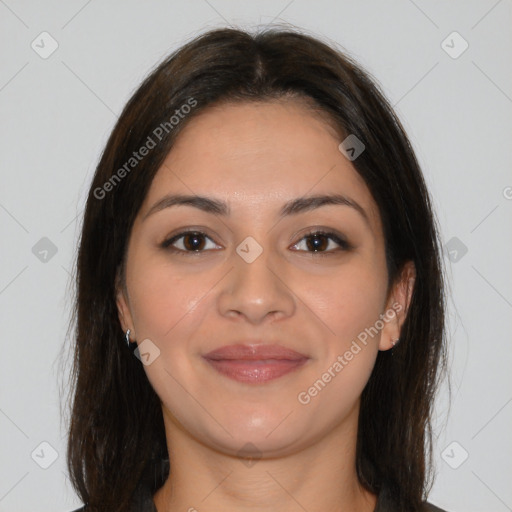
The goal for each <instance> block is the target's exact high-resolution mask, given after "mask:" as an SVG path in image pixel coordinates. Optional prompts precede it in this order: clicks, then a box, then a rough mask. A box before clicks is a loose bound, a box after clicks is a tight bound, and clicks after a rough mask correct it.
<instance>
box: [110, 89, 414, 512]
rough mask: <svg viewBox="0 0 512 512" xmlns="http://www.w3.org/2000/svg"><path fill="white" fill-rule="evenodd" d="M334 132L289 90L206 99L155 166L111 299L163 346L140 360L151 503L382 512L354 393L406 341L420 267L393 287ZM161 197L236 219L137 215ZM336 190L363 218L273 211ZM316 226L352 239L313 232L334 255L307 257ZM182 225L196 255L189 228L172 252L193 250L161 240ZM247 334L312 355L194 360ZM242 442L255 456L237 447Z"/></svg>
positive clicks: (375, 224) (183, 208)
mask: <svg viewBox="0 0 512 512" xmlns="http://www.w3.org/2000/svg"><path fill="white" fill-rule="evenodd" d="M340 142H341V140H340V138H339V136H338V135H337V134H336V133H335V131H334V130H333V129H332V128H331V127H330V126H329V125H328V124H327V123H326V122H325V121H324V120H322V118H320V117H319V116H318V115H316V114H314V113H312V112H311V111H310V110H308V109H307V108H306V107H305V105H304V104H303V103H302V102H301V101H298V100H296V99H295V100H286V101H284V100H282V101H279V102H278V101H272V102H270V101H268V102H259V103H257V104H254V103H252V104H251V103H242V104H236V105H235V104H228V105H223V106H218V107H211V108H209V109H208V110H206V111H204V112H203V113H201V114H200V115H198V116H197V117H196V118H194V119H192V120H191V122H190V124H188V125H187V127H186V128H185V129H184V131H183V132H182V133H181V134H180V136H179V137H178V139H177V141H176V144H175V145H174V147H173V149H172V150H171V152H170V153H169V155H168V157H167V159H166V161H165V162H164V164H163V165H162V167H161V169H159V171H158V172H157V174H156V175H155V178H154V181H153V183H152V185H151V188H150V190H149V192H148V194H147V197H146V198H145V200H144V203H143V205H142V207H141V209H140V211H139V214H138V216H137V218H136V220H135V222H134V225H133V229H132V232H131V236H130V241H129V248H128V253H127V261H126V283H125V284H126V288H125V287H123V286H118V293H117V305H118V311H119V319H120V322H121V325H122V327H123V329H124V330H126V329H130V330H131V335H130V336H131V339H132V340H137V342H138V343H141V342H142V341H143V340H146V339H149V340H151V343H153V344H154V346H156V347H158V349H159V350H160V354H159V356H158V357H157V358H156V359H155V360H154V361H153V362H152V363H151V364H149V365H145V366H144V370H145V372H146V374H147V377H148V379H149V381H150V383H151V385H152V386H153V388H154V389H155V391H156V393H157V394H158V396H159V397H160V400H161V403H162V412H163V417H164V422H165V428H166V437H167V446H168V447H170V450H169V457H170V464H171V475H170V477H169V479H168V480H167V481H166V482H165V484H164V486H163V487H162V488H161V489H159V490H158V491H157V493H156V494H155V496H154V502H155V504H156V507H157V509H158V512H175V511H190V512H193V511H194V510H198V511H201V512H203V511H204V512H206V511H219V510H222V511H225V512H230V511H235V510H236V511H237V512H240V511H243V510H279V511H282V512H288V511H290V512H291V511H294V512H295V511H297V510H300V507H301V506H302V507H303V509H305V510H308V511H311V512H313V511H320V510H322V511H341V510H344V511H355V510H357V511H363V512H365V511H368V512H370V511H373V510H374V508H375V504H376V496H375V495H373V494H371V493H369V492H368V491H366V490H365V489H364V488H362V486H361V485H360V484H359V482H358V479H357V476H356V471H355V456H356V451H355V449H356V440H357V424H358V412H359V405H360V395H361V393H362V391H363V388H364V386H365V385H366V383H367V381H368V379H369V377H370V374H371V371H372V369H373V366H374V363H375V359H376V357H377V353H378V351H379V350H389V349H390V348H391V347H392V341H393V340H395V339H397V338H399V335H400V327H401V325H402V323H403V321H404V319H405V315H406V311H407V306H408V304H409V300H410V296H411V292H412V286H413V283H414V267H413V265H412V263H410V264H408V265H407V266H406V267H405V269H404V272H403V274H402V276H401V278H400V279H399V280H398V281H397V282H396V284H395V285H394V286H393V287H391V289H389V290H388V288H387V277H388V274H387V268H386V262H385V253H384V237H383V231H382V225H381V219H380V216H379V212H378V209H377V205H376V203H375V202H374V200H373V198H372V196H371V194H370V192H369V190H368V188H367V186H366V185H365V183H364V181H363V180H362V178H361V177H360V176H359V175H358V173H357V172H356V171H355V168H354V167H353V165H352V163H351V162H350V161H349V160H348V159H347V158H345V156H344V155H343V154H342V153H341V152H340V151H339V149H338V145H339V144H340ZM169 193H181V194H192V195H194V194H197V195H201V196H203V195H204V196H208V197H213V198H216V199H219V200H223V201H226V202H227V203H228V204H229V207H230V209H231V213H230V215H227V216H221V215H215V214H212V213H207V212H204V211H201V210H200V209H198V208H195V207H193V206H190V205H179V206H172V207H169V208H165V209H162V210H160V211H157V212H154V213H152V214H151V215H149V216H147V217H146V218H144V217H145V215H147V213H148V212H149V211H150V209H151V207H152V206H153V205H154V204H155V203H156V202H158V201H159V200H160V199H161V198H162V197H164V196H165V195H166V194H169ZM332 193H340V194H344V195H346V196H349V197H350V198H351V199H352V200H354V201H356V202H357V203H358V204H359V205H361V207H362V208H363V209H364V211H365V212H366V215H367V217H368V221H365V219H364V217H363V216H362V215H361V214H360V213H358V212H357V211H356V209H354V208H352V207H350V206H346V205H327V206H321V207H319V208H317V209H313V210H311V211H306V212H302V213H299V214H296V215H288V216H286V217H284V218H281V219H279V218H278V211H279V209H280V208H281V207H282V206H283V204H284V203H286V202H287V201H290V200H293V199H296V198H299V197H304V196H308V195H316V194H332ZM318 227H322V228H323V229H325V230H329V231H331V230H333V231H335V232H338V233H340V234H341V235H343V236H344V237H345V238H346V239H347V240H348V242H349V243H350V244H351V246H352V249H350V250H343V249H340V246H339V245H338V244H337V243H336V242H334V241H332V240H330V239H329V238H322V237H320V246H321V249H320V250H324V251H327V252H326V254H327V255H326V256H323V257H322V256H321V255H319V254H318V253H317V254H315V253H314V252H313V251H314V246H312V245H311V243H310V245H309V246H308V243H307V242H308V240H309V241H311V238H304V237H305V236H306V235H308V234H309V231H311V230H313V231H314V229H311V228H318ZM328 228H329V229H328ZM187 229H195V230H198V231H202V232H204V233H205V234H206V235H207V237H208V238H202V239H200V243H199V245H200V246H201V250H202V251H203V252H202V253H201V254H192V253H191V252H192V249H191V247H192V248H194V245H193V243H194V240H193V239H192V244H191V240H190V238H188V239H187V237H185V239H184V238H181V239H179V240H177V241H176V242H175V243H174V247H176V248H177V249H178V250H179V249H182V250H183V251H186V250H187V248H188V251H189V253H184V252H182V253H173V252H171V251H170V249H163V248H161V247H160V246H159V244H161V243H162V242H163V241H164V240H166V239H168V238H169V237H170V236H171V235H174V234H179V233H180V232H182V231H186V230H187ZM248 236H250V237H252V238H253V239H254V240H256V241H257V243H258V244H259V245H260V246H261V248H262V249H263V252H262V253H261V255H260V256H259V257H258V258H256V259H255V260H254V261H253V262H252V263H247V262H246V261H245V260H244V259H242V258H241V256H239V254H238V253H237V252H236V248H237V246H238V245H239V244H240V243H241V242H242V241H243V240H244V239H245V238H246V237H248ZM187 242H188V244H187ZM201 243H203V245H201ZM185 244H186V245H185ZM196 247H197V246H196ZM393 304H395V309H396V304H399V307H398V309H400V311H399V312H397V313H396V314H395V316H394V318H393V319H392V320H390V321H387V322H385V323H384V327H383V328H382V329H381V330H380V331H379V333H378V334H377V335H375V336H373V337H370V338H369V339H368V343H367V344H366V345H363V344H361V343H360V344H359V345H360V346H361V347H362V350H360V351H359V352H358V353H357V355H355V356H354V357H353V359H352V360H351V361H349V362H348V364H347V365H346V366H344V367H343V369H342V371H339V372H338V373H336V376H335V377H334V378H332V379H331V380H330V382H328V383H327V384H326V385H325V387H324V388H323V389H322V390H321V391H320V392H318V393H317V395H316V396H314V397H311V400H310V402H309V403H308V404H306V405H304V404H302V403H300V402H299V400H298V398H297V397H298V394H299V393H300V392H304V391H307V390H308V388H310V387H311V386H312V385H313V383H315V382H316V381H318V379H320V378H322V374H324V373H325V372H326V371H327V369H328V368H329V367H332V365H333V363H334V362H335V361H336V360H337V358H338V356H339V355H343V354H344V353H345V352H346V351H347V350H349V349H350V347H351V343H352V342H353V340H355V339H356V337H357V335H358V334H359V333H361V332H363V331H364V329H365V328H367V327H370V326H373V325H374V324H375V322H376V321H377V320H378V319H379V315H380V314H383V313H385V312H386V311H388V310H390V308H392V306H393ZM255 340H260V341H259V343H260V344H271V343H280V344H282V345H284V346H285V347H287V348H291V349H293V350H296V351H298V352H300V353H303V354H306V355H307V356H308V357H309V358H310V359H309V360H308V362H307V363H306V365H304V366H303V367H302V368H300V369H298V370H296V371H294V372H292V373H289V374H287V375H285V376H283V377H281V378H278V379H275V380H272V381H270V382H266V383H264V384H247V383H240V382H237V381H234V380H231V379H229V378H227V377H225V376H223V375H221V374H220V373H218V372H217V371H216V370H214V369H213V368H212V367H211V366H210V365H209V364H208V363H206V362H205V361H204V359H203V358H202V354H206V353H207V352H209V351H211V350H213V349H214V348H218V347H221V346H224V345H229V344H235V343H244V342H247V343H249V342H251V341H252V342H254V341H255ZM247 443H251V445H250V446H254V448H253V452H251V454H252V456H253V457H254V461H253V464H247V461H246V459H243V458H242V456H243V455H248V454H247V453H241V452H240V450H241V448H242V447H243V446H245V445H246V444H247ZM251 454H249V455H251ZM299 504H300V505H299Z"/></svg>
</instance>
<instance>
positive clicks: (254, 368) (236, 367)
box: [206, 358, 308, 384]
mask: <svg viewBox="0 0 512 512" xmlns="http://www.w3.org/2000/svg"><path fill="white" fill-rule="evenodd" d="M307 360H308V359H307V358H303V359H298V360H293V361H292V360H289V359H265V360H257V361H250V360H240V359H237V360H231V359H221V360H214V359H208V358H206V361H207V362H208V363H209V364H210V365H211V366H212V367H213V368H215V370H217V371H218V372H219V373H222V374H223V375H225V376H226V377H229V378H230V379H233V380H237V381H239V382H252V383H255V384H260V383H263V382H268V381H270V380H274V379H277V378H279V377H282V376H283V375H286V374H288V373H290V372H293V371H295V370H297V369H298V368H300V367H301V366H303V365H304V364H305V363H306V362H307Z"/></svg>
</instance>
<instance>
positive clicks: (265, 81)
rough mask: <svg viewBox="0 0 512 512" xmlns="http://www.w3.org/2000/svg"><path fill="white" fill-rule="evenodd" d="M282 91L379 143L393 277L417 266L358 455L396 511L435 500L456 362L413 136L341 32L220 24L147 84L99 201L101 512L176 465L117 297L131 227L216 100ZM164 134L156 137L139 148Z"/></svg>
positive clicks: (89, 499)
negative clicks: (443, 402)
mask: <svg viewBox="0 0 512 512" xmlns="http://www.w3.org/2000/svg"><path fill="white" fill-rule="evenodd" d="M283 98H298V99H301V100H306V101H307V102H308V104H309V105H310V106H311V109H312V110H315V111H316V112H319V113H321V115H323V116H324V117H325V119H326V120H327V121H328V122H329V123H330V124H331V125H332V126H334V127H335V128H336V130H337V132H338V133H339V134H340V143H341V142H342V141H343V140H344V138H345V137H347V136H349V135H355V136H356V137H357V138H358V139H359V140H360V141H362V142H363V143H364V146H365V150H364V151H363V152H362V153H361V154H360V155H359V156H358V157H357V158H356V159H355V160H354V161H353V162H352V164H353V166H354V168H355V170H356V171H357V172H358V173H359V175H360V176H361V177H362V178H363V179H364V181H365V183H366V185H367V187H368V189H369V190H370V192H371V194H372V196H373V198H374V200H375V201H376V204H377V206H378V209H379V213H380V216H381V219H382V225H383V230H384V237H385V254H386V262H387V270H388V276H389V285H390V286H391V285H392V284H393V283H395V282H396V280H397V279H398V277H399V275H400V272H401V270H402V269H403V267H404V264H405V263H406V262H408V261H412V262H414V265H415V269H416V279H415V284H414V290H413V293H412V297H411V302H410V306H409V309H408V312H407V317H406V319H405V321H404V323H403V325H402V328H401V332H400V343H399V344H398V345H397V346H396V347H394V348H393V350H388V351H379V353H378V355H377V360H376V363H375V366H374V369H373V372H372V374H371V376H370V378H369V381H368V383H367V385H366V387H365V388H364V390H363V393H362V396H361V407H360V413H359V425H358V436H357V450H356V467H357V475H358V478H359V480H360V482H361V484H362V485H363V486H364V487H365V488H367V489H368V490H370V491H371V492H373V493H375V494H379V495H380V499H381V500H382V503H383V504H384V505H386V506H387V507H388V508H389V510H391V509H392V510H400V511H416V510H420V506H421V503H422V501H423V500H424V499H425V498H426V496H427V495H428V492H429V490H430V488H431V485H432V483H433V481H432V480H433V471H432V462H433V460H432V459H433V457H432V445H433V442H432V437H433V428H432V413H433V405H434V399H435V395H436V391H437V389H438V387H439V385H440V378H441V376H442V375H443V374H444V370H445V368H446V347H445V343H446V340H445V292H444V285H443V282H444V280H443V270H442V259H441V250H440V241H439V234H438V233H439V229H438V227H437V222H436V218H435V213H434V211H433V208H432V202H431V199H430V197H429V192H428V190H427V187H426V184H425V181H424V177H423V175H422V171H421V169H420V166H419V163H418V161H417V159H416V157H415V154H414V151H413V149H412V146H411V143H410V142H409V139H408V137H407V135H406V133H405V131H404V128H403V126H402V124H401V122H400V121H399V119H398V117H397V115H396V114H395V112H394V111H393V108H392V107H391V105H390V104H389V102H388V100H387V99H386V98H385V96H384V94H383V93H382V92H381V90H380V86H379V85H378V84H377V81H376V80H375V79H374V78H373V77H372V76H371V75H370V73H369V72H367V71H365V70H363V69H362V67H361V66H359V65H358V64H357V63H356V61H355V60H354V59H353V58H352V57H350V56H349V55H348V54H347V52H345V51H343V50H342V49H340V48H339V47H338V46H337V45H336V44H335V43H332V42H326V41H322V40H320V39H319V38H318V37H316V36H313V35H309V34H307V33H305V32H304V31H301V30H299V29H296V28H290V27H286V28H283V27H270V28H266V29H263V30H260V31H257V32H254V33H251V32H249V31H244V30H239V29H232V28H220V29H214V30H209V31H208V32H205V33H202V34H200V35H199V36H196V37H195V38H194V39H192V40H190V41H189V42H187V43H186V44H184V45H183V46H181V47H180V48H179V49H177V50H176V51H174V52H173V53H172V54H170V55H169V56H167V57H166V58H165V59H164V60H163V61H162V62H161V63H159V64H158V65H157V66H156V67H155V68H154V69H153V70H152V71H151V72H150V73H149V74H148V76H147V77H146V78H145V79H144V80H143V82H142V84H141V85H140V86H139V87H138V88H137V90H136V91H135V93H134V94H133V95H132V96H131V98H130V99H129V101H128V102H127V104H126V106H125V108H124V109H123V111H122V113H121V115H120V116H119V119H118V121H117V123H116V124H115V127H114V128H113V130H112V133H111V134H110V136H109V138H108V141H107V143H106V145H105V148H104V150H103V152H102V155H101V157H100V160H99V163H98V165H97V167H96V170H95V174H94V177H93V179H92V183H91V186H90V189H89V193H88V197H87V200H86V207H85V211H84V217H83V224H82V228H81V233H80V239H79V245H78V250H77V257H76V268H75V269H74V270H75V280H76V282H75V285H76V293H75V297H74V302H73V310H72V330H73V336H72V339H73V343H74V347H73V362H72V368H71V372H70V375H71V386H70V391H69V394H70V399H69V402H68V403H69V431H68V441H67V466H68V470H69V474H70V480H71V483H72V485H73V487H74V489H75V491H76V492H77V493H78V496H79V497H80V498H81V499H82V501H83V502H84V503H85V504H86V505H87V510H89V511H91V512H93V511H108V512H124V511H128V510H130V503H131V501H132V500H133V497H134V495H136V493H137V489H139V488H140V486H141V485H146V486H148V487H150V488H151V491H152V492H156V490H157V489H158V488H159V487H160V486H161V485H163V483H164V481H165V480H166V478H167V476H168V472H169V467H168V465H166V464H165V463H164V462H163V461H165V460H166V459H167V457H168V451H167V445H166V437H165V429H164V422H163V416H162V410H161V402H160V399H159V397H158V396H157V394H156V393H155V391H154V389H153V388H152V386H151V385H150V383H149V381H148V378H147V377H146V374H145V372H144V369H143V365H142V363H141V361H140V360H139V359H138V358H137V357H135V356H134V355H133V353H132V352H131V351H129V350H128V349H127V347H126V344H125V341H124V333H123V331H122V328H121V325H120V322H119V318H118V311H117V307H116V286H117V284H118V283H119V282H121V283H122V284H123V285H124V284H125V282H124V264H125V261H126V251H127V246H128V239H129V236H130V232H131V228H132V225H133V222H134V219H135V216H136V215H137V213H138V211H139V209H140V207H141V204H142V202H143V200H144V198H145V196H146V194H147V192H148V189H149V187H150V185H151V182H152V179H153V177H154V176H155V173H156V172H157V170H158V169H159V168H160V167H161V165H162V163H163V161H164V159H165V157H166V156H167V155H168V153H169V151H171V150H172V147H173V143H174V141H175V140H176V137H177V136H178V135H179V133H180V132H181V130H183V128H184V127H185V126H187V123H188V122H189V121H190V119H192V118H194V117H195V116H198V115H200V114H201V112H202V111H203V110H204V109H205V108H207V107H209V106H218V105H222V104H225V103H233V102H262V101H279V100H280V99H283ZM191 99H192V100H191ZM184 105H193V107H191V108H186V109H185V108H183V106H184ZM185 112H186V113H185ZM173 116H175V119H177V117H176V116H178V117H179V121H177V122H174V123H173V122H170V119H171V118H172V117H173ZM166 123H167V124H166ZM149 139H151V140H152V141H153V142H154V147H152V148H151V149H150V150H149V151H147V152H146V153H147V154H146V155H145V156H144V157H143V158H140V159H137V162H136V163H135V162H134V161H133V160H130V159H131V158H133V155H134V152H137V151H138V150H139V149H140V148H141V147H142V146H144V145H148V146H149V145H150V144H149V143H148V141H149ZM127 162H130V165H127ZM121 169H124V170H125V172H122V171H121ZM106 184H107V185H106ZM108 184H109V185H108ZM70 325H71V324H70ZM171 470H172V468H171Z"/></svg>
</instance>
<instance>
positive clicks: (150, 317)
mask: <svg viewBox="0 0 512 512" xmlns="http://www.w3.org/2000/svg"><path fill="white" fill-rule="evenodd" d="M134 263H135V264H134V266H133V269H134V273H133V274H134V276H135V275H136V276H137V277H136V278H135V277H134V279H133V280H132V281H131V282H129V283H128V286H129V289H130V298H131V302H132V309H133V312H134V322H135V327H136V331H137V337H138V338H140V339H142V338H141V336H143V337H144V338H150V339H155V340H159V341H161V342H162V343H163V342H165V341H166V339H168V338H170V337H172V336H173V334H174V333H175V331H177V330H180V329H181V328H183V326H184V325H186V324H187V319H186V317H187V315H188V314H190V313H191V312H193V310H194V309H195V308H196V307H197V305H198V303H199V302H200V301H201V299H202V298H203V297H204V296H205V294H206V292H207V291H208V283H209V281H210V279H207V278H205V276H204V275H203V276H202V277H201V276H200V275H199V274H197V275H187V276H185V275H184V274H183V273H179V272H177V271H176V268H171V267H170V266H167V265H165V264H162V263H161V262H158V263H154V264H146V265H144V266H143V265H137V262H136V261H135V262H134ZM210 287H211V285H210Z"/></svg>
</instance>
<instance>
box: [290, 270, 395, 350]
mask: <svg viewBox="0 0 512 512" xmlns="http://www.w3.org/2000/svg"><path fill="white" fill-rule="evenodd" d="M386 279H387V277H386V274H385V273H383V272H382V271H381V270H379V266H377V265H369V264H365V262H364V261H363V260H360V261H359V262H357V263H356V262H354V264H351V265H347V266H344V267H339V268H338V269H335V270H333V271H332V272H330V273H329V275H325V276H321V277H320V276H316V277H315V280H314V282H312V281H311V280H308V281H306V282H304V284H303V285H302V287H301V289H302V291H301V292H300V296H301V297H304V302H305V303H306V304H307V305H308V307H309V308H310V309H311V310H312V311H314V312H315V313H316V315H317V317H318V319H319V320H321V321H322V323H323V325H324V329H325V327H326V328H327V329H328V330H327V329H326V333H328V332H330V334H331V336H330V338H331V339H333V345H334V348H336V349H340V348H343V347H344V346H346V345H347V344H350V341H351V340H352V339H354V338H355V337H357V335H358V334H359V333H360V332H363V331H364V330H365V329H366V328H369V327H370V326H372V325H374V324H375V322H376V321H377V320H378V319H379V315H380V314H381V313H382V307H383V304H384V301H385V296H386Z"/></svg>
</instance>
